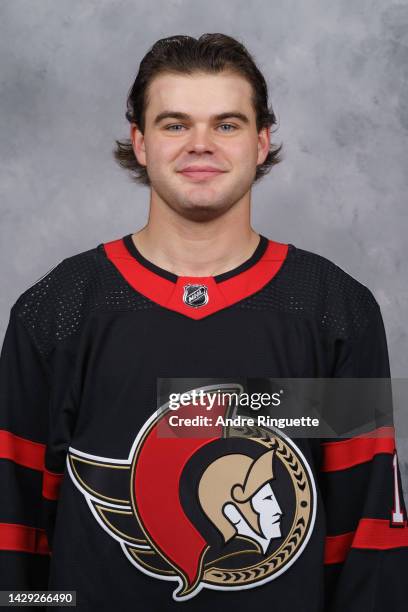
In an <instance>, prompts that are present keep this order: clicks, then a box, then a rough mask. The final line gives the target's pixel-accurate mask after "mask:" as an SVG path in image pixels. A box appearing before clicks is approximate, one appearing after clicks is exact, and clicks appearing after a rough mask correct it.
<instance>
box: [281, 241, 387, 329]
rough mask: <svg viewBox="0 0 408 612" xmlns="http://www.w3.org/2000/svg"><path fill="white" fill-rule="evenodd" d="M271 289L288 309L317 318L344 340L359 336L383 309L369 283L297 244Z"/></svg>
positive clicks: (290, 248) (320, 323)
mask: <svg viewBox="0 0 408 612" xmlns="http://www.w3.org/2000/svg"><path fill="white" fill-rule="evenodd" d="M270 290H271V291H272V292H274V293H276V294H280V298H281V304H282V306H283V308H284V309H285V310H287V311H289V312H292V313H294V314H299V315H306V316H309V317H313V318H314V319H315V320H316V322H317V323H318V325H319V326H320V328H321V329H322V330H324V331H327V332H329V333H334V334H335V335H337V336H342V337H348V336H354V335H358V334H359V332H360V331H361V330H363V329H364V328H365V327H366V326H367V325H368V323H369V321H370V320H371V318H372V316H373V315H374V314H375V313H376V311H378V310H379V306H378V303H377V301H376V299H375V297H374V295H373V293H372V291H371V290H370V289H369V288H368V287H367V286H366V285H365V284H363V283H362V282H360V281H359V280H357V279H356V278H355V277H354V276H352V275H351V274H350V273H349V272H347V271H346V270H345V269H343V268H342V267H341V266H339V265H338V264H337V263H335V262H334V261H332V260H331V259H328V258H327V257H324V256H323V255H320V254H318V253H315V252H313V251H308V250H306V249H302V248H299V247H296V246H295V245H293V244H289V248H288V253H287V257H286V260H285V263H284V266H282V273H281V274H278V275H277V277H276V283H275V284H274V283H271V284H270Z"/></svg>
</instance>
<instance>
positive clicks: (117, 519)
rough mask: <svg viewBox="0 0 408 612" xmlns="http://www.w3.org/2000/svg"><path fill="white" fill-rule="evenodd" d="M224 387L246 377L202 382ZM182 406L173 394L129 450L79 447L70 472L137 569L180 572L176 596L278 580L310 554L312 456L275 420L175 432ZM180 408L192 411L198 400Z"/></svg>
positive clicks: (225, 410) (153, 573)
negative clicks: (191, 433)
mask: <svg viewBox="0 0 408 612" xmlns="http://www.w3.org/2000/svg"><path fill="white" fill-rule="evenodd" d="M220 387H223V390H224V391H227V392H228V391H231V392H234V391H237V390H239V387H240V386H239V385H238V383H233V384H225V385H209V386H207V387H203V388H202V390H203V391H205V392H206V393H211V392H212V391H214V390H217V389H220ZM214 407H215V406H214ZM234 412H235V406H234V405H233V404H229V405H228V404H227V406H224V405H222V404H220V405H217V407H216V413H217V414H220V415H223V416H229V415H230V416H233V415H234ZM173 414H174V412H173V411H172V410H171V409H170V407H169V403H166V404H164V405H163V406H161V407H160V408H159V409H158V410H157V411H156V412H155V413H153V414H152V415H151V416H150V418H148V420H147V421H146V422H145V424H144V425H143V426H142V428H141V429H140V430H139V432H138V434H137V435H136V437H135V440H134V443H133V444H132V447H131V449H130V450H129V449H128V450H127V451H126V452H127V453H128V456H127V458H123V457H121V458H113V457H100V456H96V455H91V454H88V453H84V452H83V451H79V450H76V449H74V448H72V447H70V449H69V453H68V456H67V466H68V471H69V474H70V476H71V478H72V480H73V482H74V484H75V485H76V487H77V488H78V489H79V490H80V491H81V493H82V494H83V495H84V497H85V499H86V501H87V503H88V506H89V509H90V510H91V512H92V514H93V516H94V518H95V519H96V520H97V522H98V523H99V525H100V526H101V527H102V528H103V529H104V530H105V531H106V532H107V533H108V534H109V535H110V536H111V537H112V538H114V539H115V540H116V541H117V542H118V545H120V547H121V548H122V551H123V553H124V554H125V556H126V557H127V559H128V560H129V561H130V563H131V564H132V565H133V566H135V568H137V569H138V570H139V571H141V572H143V573H144V574H146V575H147V576H150V577H151V578H153V579H159V580H165V581H174V583H175V589H174V591H173V599H174V600H175V601H183V600H188V599H191V598H192V597H195V596H196V595H197V594H198V593H199V592H200V590H201V589H203V588H207V589H214V590H221V591H236V590H240V589H250V588H257V587H258V586H260V585H262V584H265V583H266V582H268V581H270V580H275V579H277V578H278V577H279V576H280V575H282V574H283V573H284V572H286V570H287V569H288V568H289V567H291V565H292V564H293V563H295V562H296V560H297V559H298V558H299V556H300V555H301V554H302V551H303V550H304V548H305V546H306V545H307V543H308V541H309V538H310V536H311V533H312V530H313V526H314V522H315V515H316V487H315V483H314V478H313V474H312V471H311V468H310V466H309V465H308V462H307V460H306V457H305V456H304V455H303V453H302V452H301V450H300V448H299V447H298V446H297V445H296V444H294V442H293V441H292V440H291V439H290V438H288V437H287V436H285V435H284V434H283V432H281V431H277V430H275V429H273V428H270V427H257V426H254V427H253V426H251V425H248V426H246V425H244V426H243V427H236V426H232V425H231V426H226V427H220V428H219V431H218V430H215V429H212V430H211V434H209V435H208V437H201V438H190V437H183V436H182V437H180V435H179V434H178V433H177V434H174V435H173V433H174V430H173V426H172V425H171V415H173ZM178 414H179V415H180V416H183V417H185V416H188V417H191V416H192V415H193V414H194V411H193V406H192V405H187V406H183V407H182V408H180V409H179V411H178ZM159 432H160V435H158V434H159ZM166 432H167V433H168V435H163V434H164V433H166Z"/></svg>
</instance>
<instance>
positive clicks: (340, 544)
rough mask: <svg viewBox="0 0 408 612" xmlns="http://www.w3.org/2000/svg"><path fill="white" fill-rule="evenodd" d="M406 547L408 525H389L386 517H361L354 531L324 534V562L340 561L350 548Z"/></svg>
mask: <svg viewBox="0 0 408 612" xmlns="http://www.w3.org/2000/svg"><path fill="white" fill-rule="evenodd" d="M401 547H408V527H407V523H406V521H405V522H404V525H403V526H402V527H391V526H390V522H389V521H388V520H386V519H369V518H363V519H361V520H360V521H359V524H358V527H357V529H356V531H350V532H348V533H343V534H341V535H337V536H326V541H325V550H324V563H325V564H330V563H342V562H343V561H344V560H345V559H346V557H347V554H348V552H349V550H350V548H359V549H369V550H390V549H392V548H401Z"/></svg>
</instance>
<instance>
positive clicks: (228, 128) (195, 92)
mask: <svg viewBox="0 0 408 612" xmlns="http://www.w3.org/2000/svg"><path fill="white" fill-rule="evenodd" d="M251 93H252V90H251V86H250V84H249V83H248V82H247V81H246V80H245V79H244V78H243V77H241V76H237V75H234V74H231V73H227V72H223V73H220V74H217V75H214V74H211V75H208V74H202V73H195V74H193V75H190V76H189V75H175V74H162V75H159V76H157V77H156V78H155V79H154V80H153V81H152V82H151V84H150V88H149V92H148V103H147V108H146V117H145V133H144V135H143V134H142V133H141V132H140V131H139V130H138V129H136V128H135V126H133V125H132V129H131V136H132V141H133V147H134V150H135V154H136V157H137V159H138V161H139V163H141V164H143V165H146V167H147V172H148V175H149V179H150V182H151V189H152V199H154V198H158V199H161V200H162V201H163V202H164V203H166V204H167V205H168V206H170V207H171V208H172V209H173V210H174V211H175V212H177V213H178V214H180V215H182V216H183V217H185V218H188V219H192V220H195V221H208V220H210V219H213V218H215V217H218V216H219V215H221V214H223V213H225V212H226V211H227V210H229V209H230V208H231V207H232V206H233V205H234V204H236V203H237V202H239V201H240V200H242V199H243V198H244V197H247V198H248V199H249V193H250V188H251V185H252V183H253V180H254V178H255V172H256V165H257V164H260V163H263V161H264V160H265V158H266V156H267V154H268V151H269V138H270V130H269V128H264V129H263V130H261V132H260V133H259V134H258V132H257V130H256V116H255V111H254V109H253V106H252V104H251ZM167 111H168V112H169V115H168V116H166V117H164V116H162V118H160V116H161V115H163V114H164V113H166V114H167ZM175 113H183V114H184V115H183V116H181V115H175ZM224 113H225V115H224ZM236 113H240V114H241V115H242V116H241V117H240V116H234V115H235V114H236ZM221 114H223V117H217V115H221ZM188 166H192V167H193V168H198V167H205V166H207V167H208V166H209V167H211V168H213V169H217V170H219V171H220V172H204V173H198V172H192V173H191V174H188V173H187V172H183V170H184V169H185V168H186V167H188Z"/></svg>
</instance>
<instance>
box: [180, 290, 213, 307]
mask: <svg viewBox="0 0 408 612" xmlns="http://www.w3.org/2000/svg"><path fill="white" fill-rule="evenodd" d="M183 302H184V303H185V304H187V306H193V308H199V307H200V306H204V305H205V304H208V287H207V286H206V285H184V294H183Z"/></svg>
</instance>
